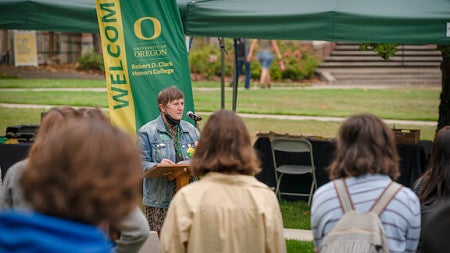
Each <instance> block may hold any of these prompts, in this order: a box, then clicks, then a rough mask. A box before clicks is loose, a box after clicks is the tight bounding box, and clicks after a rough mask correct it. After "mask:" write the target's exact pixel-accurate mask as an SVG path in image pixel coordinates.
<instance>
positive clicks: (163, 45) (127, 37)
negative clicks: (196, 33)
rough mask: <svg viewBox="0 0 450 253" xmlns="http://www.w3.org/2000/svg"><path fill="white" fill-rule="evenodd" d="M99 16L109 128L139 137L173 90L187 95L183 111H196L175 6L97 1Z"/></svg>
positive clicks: (156, 0) (162, 1)
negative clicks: (163, 96) (161, 93)
mask: <svg viewBox="0 0 450 253" xmlns="http://www.w3.org/2000/svg"><path fill="white" fill-rule="evenodd" d="M96 10H97V18H98V23H99V30H100V36H101V41H102V48H103V59H104V62H105V74H106V84H107V88H108V104H109V116H110V119H111V122H112V123H113V124H114V125H116V126H118V127H119V128H121V129H123V130H125V131H127V132H129V133H130V134H131V135H132V136H133V137H135V136H136V131H137V130H138V129H139V128H140V127H141V126H142V125H144V124H145V123H146V122H148V121H150V120H152V119H155V118H156V117H157V116H158V115H159V110H158V105H157V95H158V93H159V91H160V90H162V89H164V88H166V87H168V86H171V85H175V86H177V87H178V88H179V89H180V90H181V91H183V93H184V95H185V111H195V110H194V103H193V96H192V85H191V78H190V71H189V62H188V53H187V50H186V44H185V39H184V35H183V27H182V23H181V17H180V13H179V10H178V6H177V3H176V0H151V1H149V0H133V1H120V0H96ZM184 118H185V119H186V116H184ZM191 123H193V122H192V121H191Z"/></svg>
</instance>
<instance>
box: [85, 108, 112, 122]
mask: <svg viewBox="0 0 450 253" xmlns="http://www.w3.org/2000/svg"><path fill="white" fill-rule="evenodd" d="M78 112H79V113H80V116H81V117H85V118H90V119H99V120H103V121H105V122H109V118H108V117H107V116H106V114H105V113H104V112H103V111H102V109H100V107H98V106H96V107H85V108H80V109H78Z"/></svg>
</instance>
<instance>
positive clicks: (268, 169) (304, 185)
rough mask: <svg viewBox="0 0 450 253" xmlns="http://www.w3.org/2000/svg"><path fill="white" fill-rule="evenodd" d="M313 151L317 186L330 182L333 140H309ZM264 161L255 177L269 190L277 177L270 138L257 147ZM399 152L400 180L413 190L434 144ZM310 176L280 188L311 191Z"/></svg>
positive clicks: (401, 147)
mask: <svg viewBox="0 0 450 253" xmlns="http://www.w3.org/2000/svg"><path fill="white" fill-rule="evenodd" d="M309 141H310V142H311V144H312V147H313V157H314V163H315V165H316V179H317V186H318V187H320V186H321V185H323V184H325V183H327V182H329V181H330V180H329V177H328V172H327V170H326V168H327V167H328V166H329V165H330V163H331V161H332V160H333V155H334V151H335V147H336V146H335V141H334V140H320V139H309ZM254 148H255V149H256V151H257V153H258V156H259V158H260V161H261V168H262V171H261V172H260V173H258V174H257V175H256V178H257V179H258V180H259V181H261V182H263V183H265V184H267V185H268V186H270V187H274V186H275V173H274V169H273V159H272V153H271V152H272V151H271V149H270V141H269V136H266V135H265V134H261V135H259V137H258V139H257V140H256V142H255V144H254ZM397 150H398V153H399V156H400V158H401V160H400V172H401V176H400V178H399V179H398V180H397V181H398V182H399V183H401V184H402V185H404V186H406V187H411V186H412V184H413V183H414V181H415V180H416V179H417V178H418V177H420V176H421V175H422V174H423V172H425V170H426V166H427V162H428V158H429V154H430V152H431V141H420V142H419V143H417V144H397ZM293 159H298V157H293V156H291V157H290V156H288V155H284V156H282V158H281V160H282V161H281V163H282V162H283V161H285V162H290V161H292V160H293ZM310 182H311V176H310V175H309V174H306V175H298V176H292V175H290V176H289V177H284V178H283V181H282V185H281V188H282V190H283V191H294V192H298V191H303V192H305V191H308V190H309V187H310Z"/></svg>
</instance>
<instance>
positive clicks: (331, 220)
mask: <svg viewBox="0 0 450 253" xmlns="http://www.w3.org/2000/svg"><path fill="white" fill-rule="evenodd" d="M398 162H399V156H398V153H397V148H396V145H395V139H394V135H393V132H392V130H391V129H390V128H389V127H388V126H387V125H386V124H385V123H384V122H383V121H382V120H381V119H380V118H378V117H377V116H375V115H372V114H359V115H354V116H351V117H349V118H348V119H347V120H345V122H344V123H343V124H342V125H341V127H340V129H339V133H338V137H337V149H336V156H335V158H334V160H333V162H332V163H331V165H330V167H329V177H330V179H331V180H334V179H338V178H345V182H346V184H347V186H348V190H349V194H350V196H351V198H352V199H353V204H354V206H355V209H356V210H358V211H360V212H367V211H369V209H370V208H371V207H372V205H373V204H374V202H375V200H376V199H377V198H378V197H379V196H380V194H381V193H382V192H383V190H384V189H385V188H386V187H387V186H388V185H389V184H390V183H391V182H392V181H393V180H396V179H397V178H398V177H399V176H400V172H399V164H398ZM343 215H344V213H343V211H342V208H341V204H340V203H339V198H338V197H337V193H336V190H335V188H334V183H333V182H329V183H327V184H325V185H322V186H321V187H320V188H319V189H318V190H317V191H316V192H315V193H314V196H313V201H312V205H311V229H312V232H313V237H314V244H315V248H316V250H317V251H318V252H320V250H321V247H322V243H323V241H324V239H325V237H326V236H327V234H328V233H329V232H330V231H331V230H332V229H333V228H334V226H335V225H336V223H337V222H338V221H339V219H340V218H341V217H342V216H343ZM380 220H381V222H382V224H383V227H384V231H385V232H386V237H387V242H388V245H389V251H390V252H415V251H416V248H417V244H418V240H419V235H420V224H421V223H420V203H419V199H418V198H417V196H416V195H415V194H414V192H412V191H411V190H410V189H409V188H407V187H402V188H401V189H400V190H399V191H398V192H397V194H396V195H395V196H394V198H393V199H392V200H391V201H390V202H389V204H388V205H387V206H386V208H385V209H384V211H383V212H382V213H381V215H380Z"/></svg>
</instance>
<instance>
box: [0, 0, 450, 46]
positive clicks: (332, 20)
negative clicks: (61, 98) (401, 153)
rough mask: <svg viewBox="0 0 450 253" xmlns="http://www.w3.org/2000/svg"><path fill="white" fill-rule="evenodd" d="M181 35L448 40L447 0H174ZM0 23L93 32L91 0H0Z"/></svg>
mask: <svg viewBox="0 0 450 253" xmlns="http://www.w3.org/2000/svg"><path fill="white" fill-rule="evenodd" d="M177 3H178V7H179V9H180V13H181V17H182V21H183V25H184V28H185V33H186V35H189V36H203V37H225V38H243V37H246V38H265V39H285V40H325V41H335V42H340V41H347V42H376V43H398V44H442V45H448V44H450V1H448V0H394V1H391V0H382V1H373V0H278V1H273V0H245V1H242V0H198V1H193V0H189V1H187V0H178V1H177ZM0 29H17V30H47V31H61V32H87V33H98V24H97V16H96V12H95V1H94V0H71V1H61V0H0Z"/></svg>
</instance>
